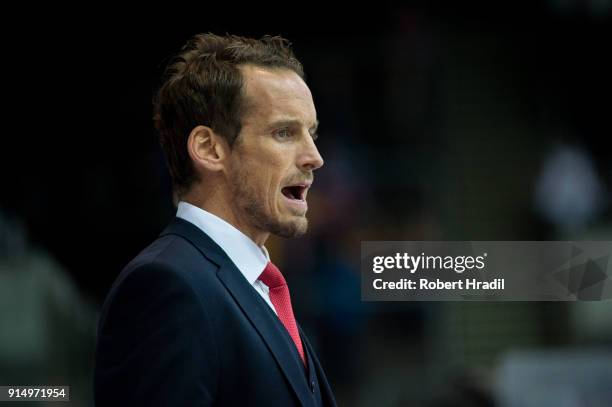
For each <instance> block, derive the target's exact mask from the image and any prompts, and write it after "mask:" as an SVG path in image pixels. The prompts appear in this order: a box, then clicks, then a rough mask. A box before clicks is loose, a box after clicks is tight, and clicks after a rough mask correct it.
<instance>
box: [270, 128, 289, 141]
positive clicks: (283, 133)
mask: <svg viewBox="0 0 612 407" xmlns="http://www.w3.org/2000/svg"><path fill="white" fill-rule="evenodd" d="M274 136H275V137H276V138H278V139H281V140H284V139H288V138H289V137H291V131H290V130H289V129H280V130H278V131H276V133H274Z"/></svg>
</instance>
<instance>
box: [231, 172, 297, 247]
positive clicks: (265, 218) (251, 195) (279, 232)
mask: <svg viewBox="0 0 612 407" xmlns="http://www.w3.org/2000/svg"><path fill="white" fill-rule="evenodd" d="M247 179H248V177H243V176H238V177H235V178H234V180H235V181H234V182H233V183H232V185H231V189H232V196H233V197H234V199H235V203H236V206H237V207H238V210H239V211H240V213H242V214H244V216H246V217H248V221H249V224H251V225H253V226H255V227H256V228H258V229H260V230H264V231H266V232H269V233H272V234H273V235H276V236H280V237H285V238H291V237H298V236H302V235H303V234H305V233H306V231H307V230H308V219H307V218H306V216H293V217H291V218H290V219H289V220H286V221H282V220H281V219H277V218H274V217H273V216H272V215H271V214H270V213H268V212H267V211H266V208H265V206H264V204H263V202H262V199H261V198H259V197H258V196H257V191H256V190H255V188H253V187H251V186H250V185H249V183H248V182H244V181H242V180H247Z"/></svg>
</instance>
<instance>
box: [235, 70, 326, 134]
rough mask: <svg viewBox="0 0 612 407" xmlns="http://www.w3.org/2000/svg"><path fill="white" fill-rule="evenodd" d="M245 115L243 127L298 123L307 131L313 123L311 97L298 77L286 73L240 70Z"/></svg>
mask: <svg viewBox="0 0 612 407" xmlns="http://www.w3.org/2000/svg"><path fill="white" fill-rule="evenodd" d="M240 70H241V71H242V76H243V81H244V96H245V102H246V111H245V115H244V116H243V124H247V123H248V122H253V121H256V122H262V121H263V122H271V121H275V120H298V121H301V122H303V124H304V125H306V126H308V127H310V126H312V125H313V124H314V123H316V120H317V114H316V110H315V107H314V103H313V100H312V94H311V93H310V89H308V86H307V85H306V83H305V82H304V81H303V80H302V78H300V77H299V75H298V74H296V73H295V72H293V71H291V70H289V69H267V68H261V67H255V66H251V65H246V66H242V67H241V68H240Z"/></svg>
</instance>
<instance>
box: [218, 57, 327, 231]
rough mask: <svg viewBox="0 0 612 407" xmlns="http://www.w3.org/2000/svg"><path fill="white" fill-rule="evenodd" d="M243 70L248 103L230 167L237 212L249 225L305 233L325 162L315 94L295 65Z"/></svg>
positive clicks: (233, 202)
mask: <svg viewBox="0 0 612 407" xmlns="http://www.w3.org/2000/svg"><path fill="white" fill-rule="evenodd" d="M241 70H242V74H243V78H244V91H245V92H244V97H245V106H246V109H245V111H244V113H243V117H242V130H241V132H240V135H239V136H238V138H237V139H236V142H235V144H234V146H233V149H232V152H231V155H230V158H229V165H228V172H227V173H228V182H229V185H230V192H231V194H232V197H231V198H232V203H231V204H232V206H233V208H232V209H233V212H234V215H235V216H236V217H237V219H238V221H239V223H240V224H241V226H243V227H245V228H246V229H247V230H252V231H257V232H269V233H273V234H275V235H278V236H282V237H294V236H299V235H302V234H304V233H305V232H306V229H307V228H308V220H307V219H306V211H307V209H308V205H307V203H306V195H307V193H308V189H309V187H310V185H311V184H312V181H313V171H314V170H316V169H317V168H319V167H321V166H322V165H323V159H322V158H321V155H320V154H319V151H318V150H317V147H316V146H315V143H314V138H313V137H316V133H315V132H316V128H317V113H316V110H315V107H314V103H313V101H312V95H311V93H310V90H309V89H308V87H307V86H306V84H305V83H304V81H303V80H302V79H301V78H300V77H299V76H298V75H297V74H296V73H295V72H293V71H290V70H286V69H265V68H259V67H254V66H244V67H242V68H241Z"/></svg>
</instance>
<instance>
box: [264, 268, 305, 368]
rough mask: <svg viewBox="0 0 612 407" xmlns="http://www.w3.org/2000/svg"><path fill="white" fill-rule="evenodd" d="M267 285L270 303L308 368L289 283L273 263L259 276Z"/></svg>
mask: <svg viewBox="0 0 612 407" xmlns="http://www.w3.org/2000/svg"><path fill="white" fill-rule="evenodd" d="M259 280H261V281H262V282H263V283H264V284H265V285H267V286H268V288H269V289H270V301H272V304H273V305H274V309H275V310H276V314H277V315H278V318H279V319H280V320H281V322H282V323H283V325H284V326H285V328H286V329H287V332H289V335H290V336H291V339H293V342H294V343H295V346H296V348H297V350H298V353H299V354H300V357H301V358H302V362H304V366H306V358H305V357H304V349H303V348H302V340H301V339H300V334H299V333H298V328H297V324H296V323H295V317H294V316H293V308H291V296H290V295H289V287H287V282H286V281H285V278H284V277H283V275H282V274H281V272H280V270H279V269H278V268H276V266H275V265H274V264H272V262H268V264H267V265H266V268H265V269H264V271H263V273H261V275H260V276H259Z"/></svg>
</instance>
